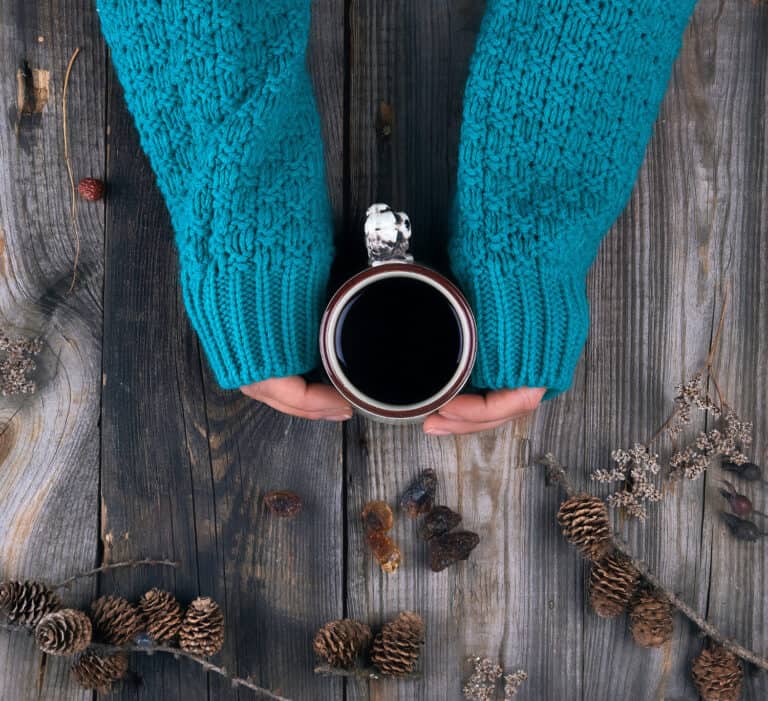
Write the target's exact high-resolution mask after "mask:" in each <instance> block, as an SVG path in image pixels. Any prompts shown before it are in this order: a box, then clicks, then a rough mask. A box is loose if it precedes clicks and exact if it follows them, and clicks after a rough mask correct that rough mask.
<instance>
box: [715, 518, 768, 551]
mask: <svg viewBox="0 0 768 701" xmlns="http://www.w3.org/2000/svg"><path fill="white" fill-rule="evenodd" d="M720 518H722V519H723V521H725V525H726V526H728V528H729V529H730V531H731V533H732V534H733V537H734V538H736V539H737V540H746V541H747V542H749V543H754V542H755V541H756V540H760V538H763V537H764V536H766V535H768V533H766V532H765V531H761V530H760V528H759V527H758V525H757V524H756V523H755V522H754V521H750V520H749V519H745V518H739V517H738V516H734V515H733V514H729V513H726V512H725V511H721V512H720Z"/></svg>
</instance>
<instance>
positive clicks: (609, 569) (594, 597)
mask: <svg viewBox="0 0 768 701" xmlns="http://www.w3.org/2000/svg"><path fill="white" fill-rule="evenodd" d="M639 579H640V574H639V573H638V571H637V570H636V569H635V568H634V566H633V565H632V563H631V562H630V561H629V560H628V559H627V558H626V557H625V556H624V555H622V554H621V553H619V552H615V553H613V554H612V555H608V556H607V557H604V558H603V559H602V560H600V562H596V563H595V564H594V565H593V566H592V572H591V573H590V575H589V601H590V603H591V604H592V608H593V609H594V610H595V613H596V614H597V615H598V616H601V617H602V618H614V617H615V616H618V615H619V614H620V613H622V612H623V611H625V610H626V608H627V604H628V603H629V601H630V599H631V598H632V595H633V594H634V593H635V589H636V588H637V584H638V581H639Z"/></svg>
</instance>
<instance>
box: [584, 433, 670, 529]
mask: <svg viewBox="0 0 768 701" xmlns="http://www.w3.org/2000/svg"><path fill="white" fill-rule="evenodd" d="M611 457H612V458H613V460H614V462H615V463H616V467H615V468H613V469H612V470H595V471H594V472H593V473H592V479H593V480H595V481H596V482H619V481H620V482H623V483H624V488H623V489H622V490H620V491H618V492H615V493H614V494H611V495H610V496H609V497H608V498H607V499H606V501H607V503H608V505H609V506H612V507H614V508H616V507H624V508H625V509H626V510H627V513H628V514H629V515H631V516H635V517H636V518H639V519H640V520H641V521H644V520H645V519H646V517H647V515H648V513H647V510H646V507H645V502H654V501H659V500H660V499H661V492H660V491H659V489H658V487H656V485H654V484H653V483H652V482H651V477H652V476H654V475H657V474H658V473H659V470H660V469H661V465H660V464H659V456H658V455H657V454H656V453H651V452H650V450H649V449H648V446H645V445H643V444H642V443H635V445H634V447H633V448H631V449H630V450H614V451H613V453H612V454H611Z"/></svg>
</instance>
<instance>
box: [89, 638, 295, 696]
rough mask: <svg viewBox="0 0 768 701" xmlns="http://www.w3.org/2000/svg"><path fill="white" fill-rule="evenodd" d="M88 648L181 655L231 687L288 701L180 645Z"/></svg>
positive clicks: (177, 656)
mask: <svg viewBox="0 0 768 701" xmlns="http://www.w3.org/2000/svg"><path fill="white" fill-rule="evenodd" d="M90 649H91V650H93V651H94V652H98V653H101V654H104V655H112V654H115V653H118V652H137V653H140V654H144V655H154V654H155V653H156V652H160V653H165V654H167V655H173V656H174V657H175V658H176V659H177V660H178V659H179V658H181V657H183V658H185V659H187V660H192V662H194V663H195V664H198V665H200V666H201V667H202V668H203V669H204V670H205V671H206V672H213V673H214V674H218V675H219V676H220V677H224V678H225V679H227V680H228V681H229V683H230V684H232V686H233V687H238V686H242V687H244V688H246V689H250V690H251V691H255V692H256V693H257V694H259V695H261V696H262V697H264V698H265V699H272V700H273V701H290V699H287V698H285V697H284V696H280V695H279V694H276V693H274V692H273V691H270V690H269V689H265V688H264V687H261V686H259V685H258V684H256V683H254V682H253V681H251V680H250V679H245V678H243V677H232V676H230V674H229V672H227V670H226V669H225V668H224V667H219V666H218V665H215V664H213V662H211V661H210V660H208V659H206V658H205V657H200V656H199V655H194V654H192V653H191V652H187V651H186V650H182V649H181V648H180V647H176V646H175V645H155V644H150V645H126V646H124V647H118V646H116V645H103V644H101V643H92V644H91V646H90Z"/></svg>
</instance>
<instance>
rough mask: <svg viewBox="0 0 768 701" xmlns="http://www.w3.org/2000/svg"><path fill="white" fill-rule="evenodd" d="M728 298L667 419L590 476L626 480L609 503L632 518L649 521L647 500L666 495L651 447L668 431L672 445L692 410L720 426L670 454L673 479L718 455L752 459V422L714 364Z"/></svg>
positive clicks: (696, 473)
mask: <svg viewBox="0 0 768 701" xmlns="http://www.w3.org/2000/svg"><path fill="white" fill-rule="evenodd" d="M727 299H728V291H727V290H726V292H725V295H724V299H723V306H722V310H721V313H720V320H719V322H718V326H717V332H716V333H715V337H714V338H713V340H712V345H711V350H710V352H709V355H708V356H707V360H706V362H705V363H704V365H703V367H702V368H701V369H699V370H698V371H697V372H696V373H694V374H693V376H692V377H691V378H690V379H689V380H688V381H687V382H684V383H682V384H680V385H677V386H676V387H675V391H676V395H675V400H674V409H673V411H672V413H671V414H670V415H669V417H667V420H666V421H665V422H664V423H663V424H662V426H661V427H660V428H659V429H658V430H657V431H656V433H654V434H653V436H652V437H651V438H650V439H648V441H647V442H646V443H635V445H634V447H633V448H631V449H629V450H624V449H619V450H615V451H613V453H612V457H613V460H614V461H615V462H616V466H615V467H613V468H611V469H604V468H601V469H597V470H595V471H593V472H592V475H591V478H592V479H593V480H594V481H596V482H603V483H610V482H621V483H622V486H621V487H620V488H619V489H618V490H617V491H616V492H614V493H613V494H610V495H609V496H608V497H607V498H606V502H607V504H608V505H609V506H611V507H613V508H621V509H623V511H624V513H626V514H627V515H628V516H630V517H634V518H637V519H639V520H640V521H645V520H646V518H647V516H648V509H647V505H648V504H649V503H652V502H657V501H660V500H661V498H662V490H661V488H660V484H659V482H660V481H661V480H660V478H659V477H657V476H658V475H659V473H660V470H661V463H660V462H659V455H658V454H657V453H655V452H653V451H652V450H651V446H652V445H653V444H654V443H655V442H656V441H657V440H658V439H660V438H662V437H664V436H666V437H668V438H670V439H671V440H672V443H673V445H674V444H675V443H676V442H677V441H678V440H679V437H680V435H681V434H682V433H683V432H684V431H685V429H686V427H687V426H689V425H690V424H691V423H692V421H693V414H694V412H698V413H702V412H703V413H704V414H706V415H707V416H709V417H712V418H713V419H714V420H715V421H716V422H717V423H716V426H715V427H714V428H711V429H709V430H706V431H701V432H699V433H698V434H697V435H696V436H695V437H694V438H693V439H692V440H691V442H690V443H688V444H687V445H684V446H683V447H682V448H680V449H678V450H675V451H674V452H673V453H672V454H671V455H670V456H669V458H668V460H667V461H666V462H667V464H668V470H667V472H668V480H669V481H670V482H671V481H676V480H680V479H682V478H686V479H690V480H694V479H697V478H698V477H700V476H701V474H702V473H703V472H704V471H705V470H706V469H707V467H709V466H710V465H711V464H712V463H713V462H714V461H715V460H723V461H725V462H726V463H727V464H731V465H736V466H738V465H743V464H746V463H747V461H748V459H749V458H748V457H747V455H746V454H745V453H744V452H743V449H744V448H745V447H746V446H749V445H751V443H752V428H753V426H752V423H751V422H749V421H745V420H743V419H742V418H741V417H740V416H739V415H738V414H737V413H736V412H735V411H734V409H733V408H732V407H731V406H730V405H729V404H728V402H727V401H726V400H725V398H724V397H723V392H722V390H721V389H720V384H719V383H718V381H717V377H716V375H715V372H714V369H713V364H714V359H715V356H716V354H717V350H718V347H719V344H720V337H721V335H722V332H723V327H724V323H725V313H726V309H727ZM705 379H706V380H707V381H709V382H711V384H712V385H713V386H714V388H715V392H716V395H717V398H714V397H712V396H711V395H710V394H709V392H708V390H707V389H706V388H705V382H704V381H705Z"/></svg>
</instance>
